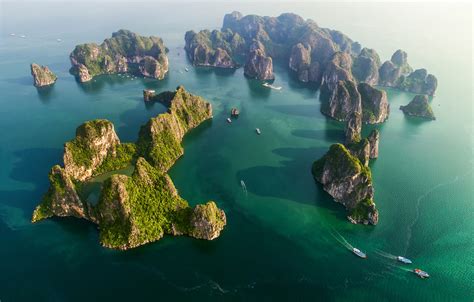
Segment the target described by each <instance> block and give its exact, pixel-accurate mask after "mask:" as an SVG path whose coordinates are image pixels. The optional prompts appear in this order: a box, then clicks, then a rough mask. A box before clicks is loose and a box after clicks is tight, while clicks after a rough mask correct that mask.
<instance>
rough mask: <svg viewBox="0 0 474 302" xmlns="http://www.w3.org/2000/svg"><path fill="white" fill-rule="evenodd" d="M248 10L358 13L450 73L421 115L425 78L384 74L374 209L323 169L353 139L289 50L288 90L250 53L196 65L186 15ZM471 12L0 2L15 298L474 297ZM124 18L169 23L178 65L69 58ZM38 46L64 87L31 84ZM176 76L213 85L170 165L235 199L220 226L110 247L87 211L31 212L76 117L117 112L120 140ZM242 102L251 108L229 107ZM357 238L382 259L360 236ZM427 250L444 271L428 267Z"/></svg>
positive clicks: (362, 32)
mask: <svg viewBox="0 0 474 302" xmlns="http://www.w3.org/2000/svg"><path fill="white" fill-rule="evenodd" d="M233 10H240V11H241V12H242V13H244V14H249V13H256V14H263V15H278V14H280V13H282V12H286V11H292V12H295V13H298V14H301V15H302V16H303V17H305V18H312V19H314V20H316V21H317V22H318V23H319V24H320V25H321V26H324V27H329V28H334V29H338V30H341V31H343V32H344V33H346V34H348V35H349V36H350V37H352V38H353V39H354V40H357V41H359V42H360V43H361V44H362V45H364V46H367V47H371V48H374V49H376V50H377V51H378V53H379V54H380V56H381V58H382V60H386V59H389V58H390V56H391V54H392V53H393V52H394V51H395V50H396V49H398V48H402V49H404V50H406V51H407V52H408V54H409V62H410V64H411V65H412V66H413V67H415V68H421V67H425V68H427V69H428V71H429V72H431V73H433V74H435V75H436V76H437V77H438V80H439V88H438V90H437V93H436V96H435V98H434V99H433V100H432V106H433V110H434V112H435V114H436V117H437V120H436V121H433V122H425V121H419V120H416V119H412V118H406V117H405V116H404V115H403V114H402V112H401V111H400V110H398V107H399V106H400V105H402V104H407V103H408V102H409V101H410V100H411V98H412V97H413V95H410V94H408V93H400V92H398V91H393V90H388V91H387V92H388V95H389V102H390V105H391V114H390V118H389V120H388V121H387V122H386V123H384V124H383V125H379V126H376V127H377V128H378V129H379V130H380V132H381V143H380V156H379V158H378V159H377V160H376V161H374V162H373V163H372V164H371V167H372V172H373V178H374V186H375V192H376V193H375V200H376V203H377V206H378V209H379V211H380V223H379V224H378V225H377V226H376V227H370V226H369V227H368V226H360V225H352V224H350V223H349V222H348V221H347V220H346V219H345V213H344V210H343V208H342V207H341V206H339V205H338V204H336V203H334V202H333V201H332V200H331V198H330V197H329V196H328V195H327V194H326V193H325V192H323V191H322V189H321V188H320V186H317V185H315V183H314V181H313V179H312V177H311V173H310V167H311V164H312V162H313V161H314V160H315V159H317V158H319V157H320V156H321V155H322V154H324V153H325V152H326V150H327V149H328V147H329V146H330V145H331V144H332V143H335V142H340V141H342V140H343V125H342V124H341V123H338V122H335V121H332V120H330V119H327V118H326V117H324V116H323V115H322V114H321V113H320V111H319V108H320V102H319V100H318V92H317V91H314V90H312V89H309V88H307V87H305V86H304V85H302V84H299V83H297V82H296V81H295V80H294V79H293V78H292V77H291V75H290V74H288V72H287V71H286V68H285V67H284V66H275V69H276V77H277V79H276V83H275V85H279V86H282V87H283V89H282V90H281V91H274V90H268V89H266V88H264V87H261V86H260V84H259V83H257V82H254V81H250V80H247V79H245V77H244V76H243V70H242V69H239V70H237V71H235V72H222V71H220V72H219V71H213V70H205V69H194V68H191V67H190V71H189V72H184V68H185V67H186V66H189V65H190V64H189V62H188V61H187V60H186V56H185V53H184V51H183V46H184V33H185V31H186V30H189V29H194V30H200V29H204V28H219V27H220V26H221V24H222V18H223V15H224V14H225V13H227V12H231V11H233ZM471 12H472V10H471V6H470V5H469V4H464V5H450V4H431V5H428V4H423V5H422V4H419V5H418V4H417V5H415V4H409V3H405V4H399V5H393V4H373V5H369V4H361V3H359V4H293V5H291V4H289V3H286V4H282V3H279V4H278V3H276V4H271V3H266V4H260V5H256V4H231V3H229V4H217V3H188V4H177V3H176V2H174V3H161V4H160V3H141V4H140V3H126V2H121V3H115V4H114V3H103V4H93V3H92V2H91V3H88V4H87V3H85V4H80V5H79V4H74V3H61V2H46V3H43V4H40V3H28V2H4V1H3V2H1V3H0V166H1V168H0V300H1V301H2V302H7V301H33V300H35V301H85V300H92V301H94V300H115V301H137V299H138V300H142V301H143V300H145V301H150V300H154V301H156V300H163V299H164V300H169V301H183V300H187V301H318V300H321V301H417V300H418V301H472V300H473V298H474V289H473V280H474V200H473V158H474V156H473V106H472V104H473V87H472V80H473V79H472V46H471V45H472V32H471V25H472V15H471ZM120 28H126V29H130V30H132V31H135V32H138V33H141V34H144V35H158V36H161V37H162V38H163V39H164V41H165V43H166V45H167V46H168V47H169V49H170V53H169V59H170V66H171V67H170V72H169V76H168V77H167V78H166V79H165V80H163V81H155V80H150V79H135V80H132V79H124V78H120V77H118V76H101V77H98V78H96V79H95V80H94V81H92V82H91V83H88V84H85V85H81V84H79V83H77V82H76V81H75V79H74V78H73V77H72V76H71V75H70V74H69V73H68V69H69V67H70V63H69V57H68V56H69V53H70V52H71V50H72V49H73V48H74V46H75V45H76V44H79V43H84V42H92V41H96V42H101V41H102V40H103V39H104V38H106V37H109V36H110V34H111V33H112V32H113V31H116V30H118V29H120ZM10 33H15V34H17V36H18V35H21V34H24V35H26V38H25V39H22V38H19V37H11V36H9V34H10ZM58 38H60V39H62V42H57V41H56V39H58ZM31 62H37V63H40V64H46V65H48V66H49V67H50V68H51V69H52V70H53V71H54V72H56V73H57V75H58V77H59V79H58V81H57V83H56V84H55V85H54V86H53V87H52V88H51V89H49V90H37V89H36V88H34V87H33V85H32V78H31V76H30V74H29V64H30V63H31ZM177 85H184V86H185V87H186V88H187V89H188V90H190V91H191V92H193V93H195V94H198V95H201V96H203V97H205V98H206V99H208V100H209V101H210V102H211V103H212V105H213V108H214V119H213V120H212V121H209V122H206V123H204V124H203V125H202V126H200V127H199V128H198V129H196V130H194V131H192V132H191V133H190V134H189V135H187V136H186V138H185V140H184V148H185V155H184V156H183V157H182V158H181V159H180V160H179V161H178V162H177V163H176V165H175V166H174V167H173V168H172V170H171V171H170V174H171V177H172V179H173V181H174V182H175V184H176V187H177V188H178V189H179V192H180V194H181V195H182V196H183V197H184V198H186V199H187V200H188V201H189V202H190V203H191V204H196V203H200V202H204V201H207V200H209V199H212V200H215V201H216V202H217V203H218V205H219V206H220V207H222V208H223V209H224V210H225V211H226V213H227V219H228V225H227V227H226V229H225V230H224V232H223V233H222V235H221V237H220V238H218V239H217V240H214V241H211V242H208V241H199V240H195V239H191V238H185V237H180V238H174V237H166V238H164V239H163V240H160V241H159V242H156V243H153V244H148V245H146V246H144V247H140V248H137V249H134V250H130V251H127V252H120V251H113V250H109V249H105V248H102V247H101V246H100V245H99V242H98V232H97V230H96V228H95V227H94V226H93V225H92V224H89V223H87V222H84V221H80V220H77V219H72V218H71V219H50V220H47V221H43V222H41V223H38V224H35V225H32V224H31V223H30V218H31V213H32V210H33V209H34V207H35V206H36V204H37V203H38V202H39V201H40V199H41V196H42V195H43V194H44V193H45V192H46V190H47V188H48V182H47V174H48V171H49V169H50V167H51V166H52V165H54V164H56V163H60V162H61V157H62V146H63V143H64V142H65V141H66V140H69V139H71V138H73V136H74V131H75V128H76V127H77V126H78V125H79V124H81V123H82V122H84V121H86V120H90V119H96V118H106V119H109V120H111V121H113V123H114V124H115V127H116V130H117V132H118V135H119V136H120V138H121V140H122V141H134V140H135V139H136V138H137V133H138V130H139V127H140V125H142V124H144V123H145V122H146V121H147V120H148V119H149V118H150V117H153V116H155V115H157V114H159V113H160V112H163V111H164V110H165V108H164V107H163V106H161V105H159V104H155V105H152V106H145V104H144V103H143V101H142V97H141V93H142V90H143V89H144V88H152V89H156V90H158V91H162V90H173V89H174V88H175V87H176V86H177ZM234 106H236V107H238V108H240V109H241V116H240V117H239V119H238V120H236V121H235V122H233V123H232V124H228V123H227V122H226V120H225V119H226V117H227V115H228V113H229V110H230V108H231V107H234ZM256 127H258V128H260V129H261V131H262V135H260V136H257V135H255V130H254V129H255V128H256ZM372 128H373V127H369V126H367V127H364V130H363V132H364V134H368V133H369V132H370V130H371V129H372ZM241 180H244V182H245V183H246V186H247V191H248V192H247V193H245V192H243V190H242V188H241V186H240V181H241ZM346 241H347V242H348V243H349V244H352V245H353V246H357V247H359V248H360V249H362V250H363V251H366V252H367V253H368V259H367V260H362V259H359V258H357V257H355V256H354V255H353V254H351V253H350V252H349V251H348V250H347V248H346V246H347V244H346V243H345V242H346ZM389 255H404V256H406V257H408V258H410V259H412V260H413V261H414V265H413V266H402V265H399V264H398V263H396V262H395V261H394V260H393V259H390V257H389ZM414 267H419V268H422V269H424V270H426V271H428V272H429V273H430V274H431V278H430V279H428V280H421V279H419V278H417V277H416V276H415V275H414V274H412V273H410V269H411V268H414Z"/></svg>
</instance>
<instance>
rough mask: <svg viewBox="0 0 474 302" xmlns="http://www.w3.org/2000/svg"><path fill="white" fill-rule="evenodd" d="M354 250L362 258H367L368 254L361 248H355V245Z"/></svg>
mask: <svg viewBox="0 0 474 302" xmlns="http://www.w3.org/2000/svg"><path fill="white" fill-rule="evenodd" d="M352 252H353V253H354V254H355V255H357V256H359V257H360V258H362V259H367V255H366V254H365V253H364V252H362V251H361V250H359V249H358V248H355V247H354V248H352Z"/></svg>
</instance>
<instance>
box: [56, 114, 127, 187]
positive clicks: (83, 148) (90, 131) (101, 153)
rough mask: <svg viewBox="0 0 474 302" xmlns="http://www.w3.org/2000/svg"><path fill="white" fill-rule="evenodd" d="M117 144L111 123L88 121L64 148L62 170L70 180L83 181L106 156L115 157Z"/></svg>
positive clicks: (118, 142)
mask: <svg viewBox="0 0 474 302" xmlns="http://www.w3.org/2000/svg"><path fill="white" fill-rule="evenodd" d="M119 144H120V140H119V138H118V137H117V134H116V133H115V129H114V125H113V124H112V123H111V122H109V121H108V120H93V121H88V122H86V123H84V124H82V125H81V126H79V127H78V128H77V129H76V137H75V138H74V139H73V140H72V141H70V142H67V143H66V144H65V146H64V158H63V159H64V170H65V172H66V173H67V174H68V175H69V176H70V177H71V178H72V179H74V180H79V181H85V180H87V179H88V178H90V177H91V176H93V175H94V173H95V171H96V170H97V168H99V167H100V165H101V164H102V163H103V162H104V160H105V159H106V158H107V156H109V155H110V156H115V154H116V147H117V146H118V145H119Z"/></svg>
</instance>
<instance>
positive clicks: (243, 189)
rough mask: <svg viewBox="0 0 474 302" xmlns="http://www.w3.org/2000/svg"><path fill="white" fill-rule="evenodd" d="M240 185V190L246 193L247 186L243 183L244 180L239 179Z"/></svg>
mask: <svg viewBox="0 0 474 302" xmlns="http://www.w3.org/2000/svg"><path fill="white" fill-rule="evenodd" d="M240 186H241V187H242V191H244V193H245V195H247V194H248V192H247V186H246V185H245V182H244V181H243V180H240Z"/></svg>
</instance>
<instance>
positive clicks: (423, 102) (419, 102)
mask: <svg viewBox="0 0 474 302" xmlns="http://www.w3.org/2000/svg"><path fill="white" fill-rule="evenodd" d="M400 110H401V111H403V113H404V114H406V115H410V116H417V117H421V118H425V119H428V120H435V119H436V117H435V115H434V113H433V109H431V106H430V103H429V102H428V96H427V95H416V96H415V97H414V98H413V99H412V100H411V102H410V103H408V105H406V106H400Z"/></svg>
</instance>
